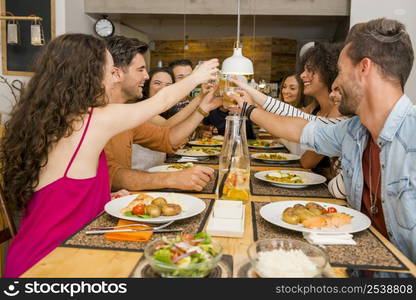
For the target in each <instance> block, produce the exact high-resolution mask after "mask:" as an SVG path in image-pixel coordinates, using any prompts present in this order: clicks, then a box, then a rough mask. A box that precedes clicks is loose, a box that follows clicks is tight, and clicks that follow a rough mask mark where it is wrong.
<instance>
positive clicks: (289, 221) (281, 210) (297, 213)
mask: <svg viewBox="0 0 416 300" xmlns="http://www.w3.org/2000/svg"><path fill="white" fill-rule="evenodd" d="M260 215H261V216H262V217H263V219H265V220H266V221H268V222H270V223H272V224H274V225H277V226H280V227H283V228H286V229H291V230H295V231H300V232H314V233H354V232H359V231H362V230H365V229H367V228H368V227H369V226H370V225H371V221H370V219H369V218H368V217H367V216H366V215H364V214H363V213H361V212H359V211H358V210H355V209H352V208H348V207H344V206H340V205H336V204H329V203H322V202H320V203H317V202H311V201H279V202H272V203H269V204H266V205H265V206H263V207H262V208H261V209H260Z"/></svg>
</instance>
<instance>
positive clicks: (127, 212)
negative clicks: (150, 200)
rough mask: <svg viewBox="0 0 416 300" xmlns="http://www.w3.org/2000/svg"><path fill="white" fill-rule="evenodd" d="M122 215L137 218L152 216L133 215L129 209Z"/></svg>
mask: <svg viewBox="0 0 416 300" xmlns="http://www.w3.org/2000/svg"><path fill="white" fill-rule="evenodd" d="M124 215H125V216H126V217H137V218H139V219H151V218H152V216H151V215H134V214H132V212H131V211H126V212H125V213H124Z"/></svg>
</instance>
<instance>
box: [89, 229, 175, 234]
mask: <svg viewBox="0 0 416 300" xmlns="http://www.w3.org/2000/svg"><path fill="white" fill-rule="evenodd" d="M179 231H183V228H178V229H151V228H149V229H115V230H111V229H109V230H89V231H85V234H102V233H108V232H156V233H157V232H179Z"/></svg>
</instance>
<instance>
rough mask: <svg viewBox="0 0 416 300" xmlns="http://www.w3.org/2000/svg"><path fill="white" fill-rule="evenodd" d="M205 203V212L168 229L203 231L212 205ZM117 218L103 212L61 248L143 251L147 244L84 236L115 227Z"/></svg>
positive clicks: (211, 201) (156, 235) (174, 224)
mask: <svg viewBox="0 0 416 300" xmlns="http://www.w3.org/2000/svg"><path fill="white" fill-rule="evenodd" d="M202 201H204V202H205V204H206V208H205V210H204V211H203V212H202V213H200V214H199V215H196V216H194V217H192V218H188V219H183V220H178V221H176V222H174V223H173V224H172V225H170V226H169V227H168V229H176V228H183V229H184V230H183V232H186V233H196V232H200V231H202V230H203V228H204V226H205V223H206V221H207V219H208V216H209V213H210V211H211V209H212V206H213V204H214V200H212V199H202ZM117 221H118V218H115V217H113V216H110V215H109V214H107V213H105V212H103V213H101V214H100V215H99V216H98V217H96V218H95V219H94V220H92V221H91V222H90V223H88V224H87V225H86V226H84V227H83V228H82V229H81V230H79V231H78V232H76V233H75V234H73V235H72V236H71V237H69V238H68V239H67V240H66V241H65V242H63V243H62V244H61V245H60V246H61V247H75V248H89V249H105V250H123V251H143V250H144V248H145V247H146V245H147V243H148V242H112V241H107V240H106V239H105V238H104V235H103V234H101V235H96V234H94V235H86V234H85V231H87V230H90V228H92V227H97V226H115V225H116V224H117ZM175 234H178V233H175V232H167V233H155V234H153V235H152V237H151V239H150V240H149V242H150V241H153V240H156V239H158V238H160V237H162V236H163V235H167V236H169V235H170V236H172V235H175Z"/></svg>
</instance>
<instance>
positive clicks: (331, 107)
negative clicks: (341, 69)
mask: <svg viewBox="0 0 416 300" xmlns="http://www.w3.org/2000/svg"><path fill="white" fill-rule="evenodd" d="M340 49H341V47H340V45H338V44H326V43H322V44H317V45H315V46H314V47H312V48H310V49H308V50H307V51H306V53H305V54H304V55H303V56H302V59H301V63H300V66H301V68H302V70H303V72H302V74H301V75H300V77H301V79H302V81H303V84H304V94H305V95H306V96H310V97H313V98H314V99H315V100H316V103H317V104H315V105H314V104H311V105H309V106H307V107H306V108H305V109H304V111H302V110H299V109H296V108H295V107H293V106H291V105H288V104H286V103H284V102H282V101H279V100H277V99H273V98H272V97H268V96H266V95H264V94H262V93H260V92H259V91H257V90H255V89H253V88H251V87H250V86H248V85H245V84H242V83H241V82H237V81H236V84H238V85H239V86H240V87H241V88H243V89H244V90H245V91H246V92H248V94H249V95H250V96H251V97H252V98H253V100H254V101H255V102H256V103H257V104H259V105H261V106H262V107H263V108H264V109H265V110H267V111H269V112H272V113H275V114H279V115H283V116H293V117H302V118H305V119H308V120H318V121H320V122H322V123H326V124H335V123H338V122H340V121H342V120H344V119H345V117H344V116H342V115H341V114H340V112H339V111H338V106H339V103H337V104H336V103H335V102H334V101H333V100H331V97H330V93H331V87H332V83H333V82H334V80H335V78H336V76H337V74H338V73H337V61H338V56H339V53H340ZM321 161H322V163H321V164H320V162H321ZM318 164H320V165H319V166H318ZM301 165H302V167H303V168H306V169H313V168H316V169H315V171H316V172H319V173H321V174H323V175H325V176H326V177H327V178H328V179H330V178H332V177H333V176H334V175H335V174H334V173H333V172H332V169H331V167H330V166H331V162H330V160H329V158H328V157H325V156H323V155H321V154H317V153H315V152H312V151H306V152H304V153H303V154H302V157H301Z"/></svg>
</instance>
